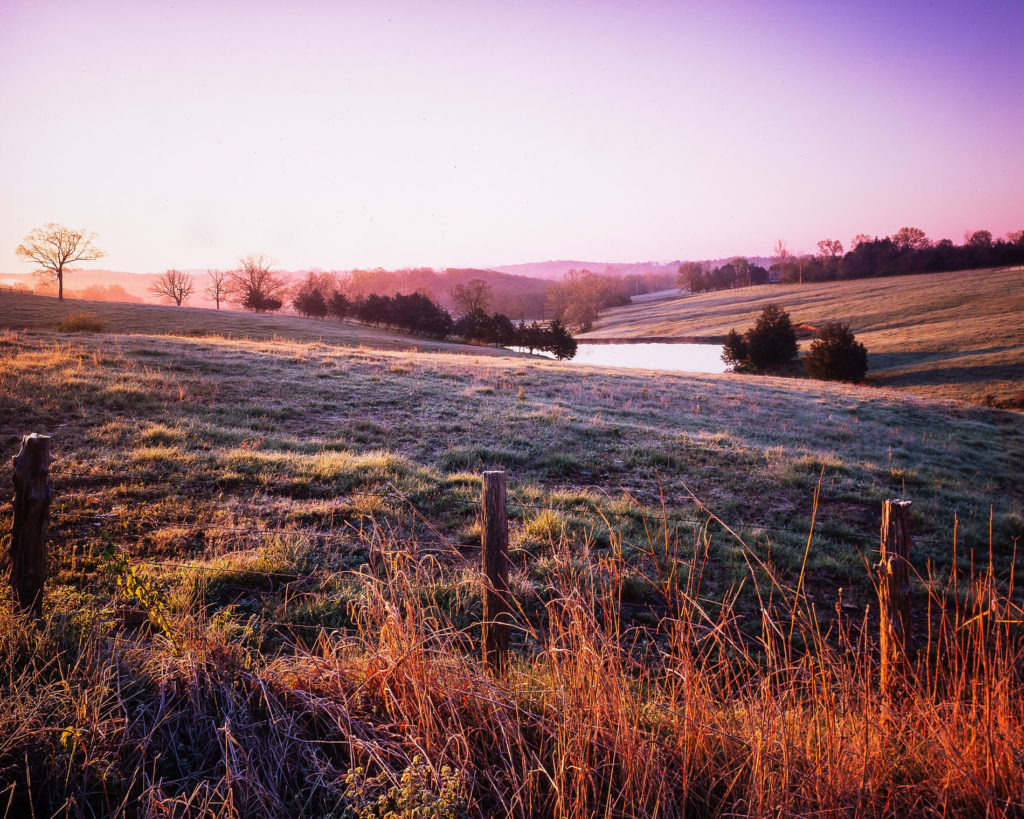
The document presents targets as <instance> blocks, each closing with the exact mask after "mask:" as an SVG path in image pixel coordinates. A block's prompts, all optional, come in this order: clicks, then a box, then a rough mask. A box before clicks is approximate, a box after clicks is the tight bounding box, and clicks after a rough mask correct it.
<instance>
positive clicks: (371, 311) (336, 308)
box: [292, 273, 576, 359]
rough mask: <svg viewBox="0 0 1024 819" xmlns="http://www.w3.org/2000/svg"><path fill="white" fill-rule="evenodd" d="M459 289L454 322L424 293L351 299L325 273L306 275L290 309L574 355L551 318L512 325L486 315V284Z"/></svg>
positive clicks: (571, 344) (566, 335) (563, 332)
mask: <svg viewBox="0 0 1024 819" xmlns="http://www.w3.org/2000/svg"><path fill="white" fill-rule="evenodd" d="M469 285H470V286H458V287H456V288H455V289H456V290H457V291H458V292H457V293H454V294H453V297H454V298H455V301H456V303H458V304H460V305H461V306H462V308H463V313H462V315H461V316H459V318H458V319H457V320H456V319H453V318H452V316H451V314H450V313H449V312H448V310H446V309H445V308H444V307H441V306H440V305H439V304H437V303H436V302H435V301H434V300H433V299H431V298H430V297H429V296H427V295H426V294H424V293H409V294H403V293H396V294H395V295H393V296H387V295H381V294H379V293H369V294H367V295H365V296H364V295H356V296H354V297H351V296H350V295H347V294H346V293H345V292H344V291H343V290H341V289H339V282H338V281H337V280H336V279H334V278H333V277H332V276H330V275H329V274H317V273H310V274H307V276H306V278H305V279H304V280H303V282H302V284H301V285H300V286H299V288H298V289H297V290H296V291H295V294H294V296H293V297H292V307H294V308H295V309H296V310H297V311H298V312H299V313H302V314H303V315H304V316H308V317H314V318H324V317H326V316H328V315H330V316H333V317H335V318H337V319H355V320H357V321H361V322H363V323H364V324H373V325H376V326H378V327H389V328H393V329H399V330H404V331H405V332H407V333H416V334H418V335H425V336H429V337H431V338H437V339H445V338H448V337H451V336H455V337H457V338H461V339H463V340H464V341H467V342H472V343H477V344H497V345H499V346H502V347H523V348H524V349H529V350H530V352H534V351H535V350H540V351H544V352H550V353H551V354H552V355H554V356H555V357H556V358H559V359H567V358H572V357H573V356H575V355H576V340H575V339H574V338H573V337H572V335H571V334H570V333H569V331H568V329H566V327H565V326H564V325H563V324H561V323H560V322H559V321H557V320H555V321H552V322H550V323H549V324H546V325H542V324H540V323H538V322H536V321H534V322H533V323H531V324H526V322H522V321H521V322H520V323H519V324H518V325H517V324H515V323H513V321H512V319H510V318H509V317H508V316H507V315H505V314H504V313H489V312H488V311H487V309H486V308H487V305H488V303H489V286H488V285H487V283H486V282H483V281H477V282H470V283H469Z"/></svg>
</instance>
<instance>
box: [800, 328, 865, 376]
mask: <svg viewBox="0 0 1024 819" xmlns="http://www.w3.org/2000/svg"><path fill="white" fill-rule="evenodd" d="M804 367H805V368H806V369H807V374H808V375H810V376H811V377H812V378H819V379H821V380H823V381H863V380H864V374H865V373H866V372H867V371H868V351H867V349H866V348H865V347H864V345H863V344H861V343H860V342H859V341H857V339H856V338H854V335H853V331H852V330H851V329H850V328H849V327H847V326H846V325H845V324H839V323H836V324H826V325H825V326H824V327H822V328H821V332H820V333H819V334H818V338H817V339H815V340H814V341H813V342H811V349H810V350H808V352H807V355H806V356H805V357H804Z"/></svg>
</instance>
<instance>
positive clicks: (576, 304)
mask: <svg viewBox="0 0 1024 819" xmlns="http://www.w3.org/2000/svg"><path fill="white" fill-rule="evenodd" d="M630 289H631V283H630V281H628V280H626V279H620V278H618V277H616V276H610V275H608V274H606V273H595V272H593V271H592V270H570V271H569V272H567V273H566V274H565V276H564V277H563V278H562V281H561V282H559V283H556V284H553V285H551V286H550V287H549V288H548V295H547V309H548V312H549V313H550V314H551V315H552V316H554V318H555V319H557V320H558V321H560V322H564V323H565V324H570V325H573V326H575V327H579V328H580V330H581V331H584V332H585V331H587V330H589V329H590V328H591V327H592V326H593V324H594V322H595V321H596V320H597V316H598V313H599V312H600V311H601V310H606V309H607V308H609V307H617V306H619V305H623V304H629V299H630V295H631V293H630Z"/></svg>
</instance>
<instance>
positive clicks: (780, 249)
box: [775, 239, 793, 267]
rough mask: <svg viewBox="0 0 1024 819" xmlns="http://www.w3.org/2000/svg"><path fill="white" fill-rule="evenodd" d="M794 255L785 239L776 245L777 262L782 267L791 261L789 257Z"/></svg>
mask: <svg viewBox="0 0 1024 819" xmlns="http://www.w3.org/2000/svg"><path fill="white" fill-rule="evenodd" d="M792 255H793V254H792V253H790V252H789V245H787V244H786V240H785V239H779V241H777V242H776V243H775V261H776V263H777V264H778V265H779V266H780V267H781V266H782V265H784V264H785V263H786V262H787V261H789V257H790V256H792Z"/></svg>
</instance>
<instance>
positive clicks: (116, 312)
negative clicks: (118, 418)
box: [0, 290, 518, 356]
mask: <svg viewBox="0 0 1024 819" xmlns="http://www.w3.org/2000/svg"><path fill="white" fill-rule="evenodd" d="M79 313H88V314H91V315H95V316H96V317H98V318H99V319H100V321H102V322H103V323H104V324H105V326H106V327H107V328H109V329H110V330H111V331H113V332H117V333H142V334H151V333H164V334H170V335H176V336H211V335H217V336H224V337H226V338H249V339H274V338H278V339H287V340H290V341H307V342H315V341H324V342H325V343H328V344H338V345H343V346H358V345H365V346H366V347H369V348H373V349H378V350H433V351H440V350H449V351H472V352H473V354H474V355H509V356H516V355H518V354H517V353H513V352H511V351H508V350H504V349H500V348H494V347H476V346H467V345H464V344H456V343H454V342H446V341H435V340H433V339H427V338H419V337H415V336H409V335H403V334H402V333H394V332H390V331H388V330H384V329H381V328H379V327H372V326H370V325H366V324H359V323H357V322H351V321H338V320H336V319H313V318H303V317H302V316H295V315H287V314H263V315H257V314H255V313H247V312H242V311H239V310H228V309H223V310H214V309H210V308H204V307H171V306H165V305H158V304H122V303H118V302H105V301H89V300H85V299H64V300H63V301H57V299H55V298H50V297H49V296H36V295H32V294H28V293H21V292H17V291H2V290H0V327H6V328H10V329H20V330H52V329H55V328H56V327H57V326H58V325H59V324H60V322H61V321H62V320H64V319H65V318H66V317H67V316H71V315H75V314H79Z"/></svg>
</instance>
